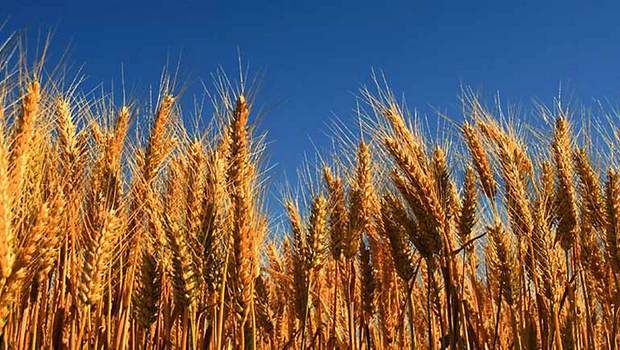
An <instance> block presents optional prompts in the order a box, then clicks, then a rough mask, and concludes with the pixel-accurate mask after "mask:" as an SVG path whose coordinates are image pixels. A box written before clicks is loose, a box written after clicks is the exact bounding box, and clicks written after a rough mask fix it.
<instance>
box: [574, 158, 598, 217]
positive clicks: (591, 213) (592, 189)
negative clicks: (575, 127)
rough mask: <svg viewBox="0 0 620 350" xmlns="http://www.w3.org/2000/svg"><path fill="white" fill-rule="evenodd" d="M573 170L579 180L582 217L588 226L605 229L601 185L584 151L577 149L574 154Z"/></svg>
mask: <svg viewBox="0 0 620 350" xmlns="http://www.w3.org/2000/svg"><path fill="white" fill-rule="evenodd" d="M573 158H574V161H575V170H576V172H577V175H578V176H579V180H580V192H581V198H582V199H583V201H584V204H583V205H582V207H583V211H584V215H585V217H586V219H587V220H588V221H590V224H592V225H594V227H596V228H599V229H602V228H604V227H605V215H604V211H603V199H602V198H603V197H602V194H601V184H600V181H599V178H598V174H596V172H595V170H594V169H593V167H592V164H591V163H590V159H589V158H588V155H587V154H586V151H585V149H577V150H575V153H574V156H573Z"/></svg>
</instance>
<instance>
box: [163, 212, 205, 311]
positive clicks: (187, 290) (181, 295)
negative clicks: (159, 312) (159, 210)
mask: <svg viewBox="0 0 620 350" xmlns="http://www.w3.org/2000/svg"><path fill="white" fill-rule="evenodd" d="M165 218H166V219H165V226H166V228H165V230H166V235H167V238H168V244H169V245H170V250H171V252H172V272H173V273H172V276H173V286H174V297H175V303H176V304H177V305H178V306H179V307H181V308H182V309H185V308H192V307H194V305H195V303H196V299H197V297H198V288H199V278H200V277H199V273H198V272H197V271H196V268H197V266H196V264H195V261H194V259H193V257H192V252H191V248H190V247H189V246H188V243H189V242H188V241H189V240H188V238H187V233H186V232H184V231H183V230H182V228H181V227H179V225H177V224H176V223H174V222H172V221H171V220H170V218H169V217H168V216H166V217H165Z"/></svg>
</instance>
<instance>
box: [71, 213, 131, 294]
mask: <svg viewBox="0 0 620 350" xmlns="http://www.w3.org/2000/svg"><path fill="white" fill-rule="evenodd" d="M99 220H100V221H99V222H97V223H96V226H95V227H93V229H92V230H91V232H90V237H89V238H88V241H87V243H86V247H85V253H84V255H85V256H84V267H83V268H82V272H81V276H80V284H79V296H80V298H81V300H82V302H84V303H85V304H86V305H91V306H94V305H97V303H98V302H99V300H101V298H102V296H103V294H102V293H103V287H104V279H105V274H106V268H107V267H108V266H109V264H110V261H111V258H112V256H113V254H114V245H115V243H116V238H117V237H118V235H119V232H120V230H121V227H120V226H121V222H120V218H119V216H118V215H117V213H116V212H115V211H114V210H109V211H107V212H103V213H101V217H100V218H99Z"/></svg>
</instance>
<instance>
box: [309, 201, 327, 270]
mask: <svg viewBox="0 0 620 350" xmlns="http://www.w3.org/2000/svg"><path fill="white" fill-rule="evenodd" d="M326 214H327V201H326V200H325V198H324V197H323V196H322V195H319V196H317V197H316V198H315V199H314V201H313V203H312V209H311V211H310V218H309V220H308V247H309V248H310V254H309V257H308V268H309V269H313V270H316V269H317V268H320V267H321V266H322V265H323V259H324V255H325V251H326V238H327V237H326V236H327V223H326Z"/></svg>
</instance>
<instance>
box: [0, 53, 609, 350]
mask: <svg viewBox="0 0 620 350" xmlns="http://www.w3.org/2000/svg"><path fill="white" fill-rule="evenodd" d="M0 53H1V55H0V68H1V70H0V71H2V72H3V73H2V77H1V79H0V321H1V328H0V334H1V346H2V348H3V349H4V348H7V349H40V348H46V349H49V348H57V349H82V348H86V349H224V348H225V349H244V348H248V349H257V348H264V349H309V348H313V349H403V348H410V349H415V348H422V349H442V348H451V349H457V348H458V349H496V348H497V349H592V348H601V349H616V345H617V343H618V341H619V339H618V336H617V334H618V332H619V330H618V317H619V316H618V311H619V309H618V308H619V306H620V303H619V302H620V300H619V294H618V291H619V286H618V277H619V274H620V250H619V249H620V175H619V174H618V169H617V168H616V167H615V166H614V161H613V157H614V153H613V152H614V151H613V149H612V148H611V147H609V146H610V145H611V144H612V143H613V142H614V141H613V140H611V139H607V140H608V143H607V144H606V145H607V146H606V147H605V146H595V145H597V144H596V143H594V142H589V140H592V138H591V137H589V136H588V133H587V129H584V130H581V129H579V130H578V128H577V126H576V124H577V123H575V122H574V120H575V119H574V118H571V114H570V113H569V111H568V110H565V109H563V108H560V107H558V108H555V109H553V110H543V111H542V112H541V113H542V114H544V118H543V119H545V120H548V121H550V123H549V124H550V127H549V128H548V129H549V130H546V131H545V130H536V131H528V130H532V129H528V128H517V127H515V125H516V124H515V123H514V122H509V120H510V119H509V118H508V117H506V116H504V115H503V114H502V113H501V111H499V110H498V111H493V110H491V109H488V108H486V107H485V106H483V105H482V104H481V103H480V101H479V100H478V99H477V98H476V97H475V96H474V95H471V94H465V98H464V99H463V106H464V108H463V111H464V120H465V121H464V122H460V121H459V122H458V123H457V122H455V123H457V125H456V126H455V127H453V128H451V129H452V131H454V135H453V137H451V138H450V139H451V140H452V142H451V143H448V142H446V141H445V140H439V141H438V140H433V139H431V138H429V137H427V136H425V133H423V132H421V130H420V128H419V127H418V126H417V125H418V124H417V123H415V120H413V119H412V118H410V116H409V114H408V113H407V111H406V109H405V108H404V106H402V105H401V104H399V103H398V102H397V100H396V99H395V98H394V97H393V95H392V94H391V92H390V91H389V90H387V89H385V88H379V89H378V90H377V91H375V92H374V93H371V92H369V90H362V93H361V95H362V97H363V99H364V100H365V105H366V107H367V108H366V112H364V113H361V114H360V115H359V116H358V117H359V118H360V120H361V122H360V124H361V125H362V129H363V130H361V134H362V135H363V136H360V139H358V140H356V141H353V143H354V145H353V146H351V145H349V150H350V152H348V153H347V152H335V153H334V154H333V155H331V156H328V157H323V159H329V161H323V162H319V164H317V165H316V167H315V168H316V169H315V170H316V172H315V173H316V174H320V175H318V176H316V178H317V179H318V180H315V181H310V182H312V183H308V186H306V188H305V189H304V190H303V191H302V192H301V195H299V196H294V195H286V196H284V198H282V203H283V204H284V208H283V212H284V213H286V215H285V218H286V220H284V221H285V222H284V223H283V225H278V223H277V220H278V218H269V217H268V213H269V212H268V211H266V210H265V209H264V197H265V183H266V182H265V178H266V175H265V169H266V168H265V165H264V164H263V162H262V159H263V154H264V151H265V142H264V138H263V137H262V136H260V135H256V132H255V128H254V127H253V124H252V121H253V120H254V119H253V116H254V114H253V109H252V105H253V98H251V97H248V94H246V93H245V90H244V89H243V86H242V87H241V88H238V89H236V88H232V87H231V85H230V84H229V83H228V81H227V80H226V79H223V78H222V79H220V80H218V81H216V84H215V85H216V88H215V90H216V91H217V93H214V94H212V95H210V96H211V97H212V98H211V100H212V102H213V117H212V119H213V120H212V122H211V123H210V124H209V125H211V126H209V127H207V128H206V129H204V130H201V129H195V128H188V127H185V126H184V124H187V116H186V117H185V118H184V117H182V115H183V114H182V111H181V108H180V104H179V101H178V96H177V93H178V91H174V85H172V84H170V83H169V82H168V81H167V80H166V79H164V80H163V81H162V84H161V89H160V92H159V94H158V97H157V98H156V102H154V103H152V104H149V103H144V104H141V103H139V102H132V103H126V104H122V103H121V104H120V105H117V104H115V99H114V98H113V97H110V96H108V97H102V98H94V97H89V95H83V94H81V93H80V92H79V85H76V84H65V83H64V82H63V78H64V77H58V76H56V75H54V74H49V73H46V72H47V71H46V70H45V69H44V66H42V65H40V64H35V65H34V66H31V67H32V68H27V66H26V65H25V64H24V60H23V59H22V58H21V55H19V54H18V53H17V52H16V51H15V50H14V49H13V48H12V47H11V45H10V42H9V41H7V44H5V45H4V46H3V49H2V50H0ZM249 95H250V96H251V94H249ZM106 96H107V95H106ZM459 120H462V119H459ZM612 126H613V125H612ZM543 129H544V128H543ZM528 133H529V134H530V135H534V136H530V137H525V134H528ZM610 134H611V135H613V133H610ZM345 138H346V137H341V139H345ZM276 147H277V146H276ZM344 148H346V146H345V147H344ZM311 172H312V171H311ZM310 185H311V186H310ZM276 212H277V210H276ZM274 222H275V223H274ZM281 227H284V228H285V230H282V229H280V228H281Z"/></svg>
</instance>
